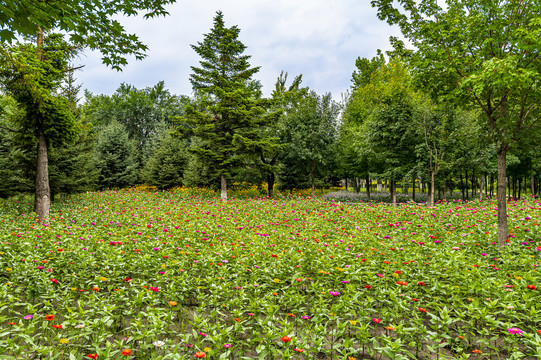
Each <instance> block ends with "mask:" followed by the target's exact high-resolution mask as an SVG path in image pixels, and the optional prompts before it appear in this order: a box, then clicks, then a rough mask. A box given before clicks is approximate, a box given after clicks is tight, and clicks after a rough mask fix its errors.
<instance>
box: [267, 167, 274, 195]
mask: <svg viewBox="0 0 541 360" xmlns="http://www.w3.org/2000/svg"><path fill="white" fill-rule="evenodd" d="M273 195H274V173H270V174H267V196H268V197H273Z"/></svg>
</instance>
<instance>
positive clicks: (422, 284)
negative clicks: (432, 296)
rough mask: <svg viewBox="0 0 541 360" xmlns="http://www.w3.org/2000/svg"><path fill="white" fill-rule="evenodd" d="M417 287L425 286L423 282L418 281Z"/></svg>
mask: <svg viewBox="0 0 541 360" xmlns="http://www.w3.org/2000/svg"><path fill="white" fill-rule="evenodd" d="M417 285H420V286H425V285H426V284H425V283H424V282H422V281H419V282H418V283H417Z"/></svg>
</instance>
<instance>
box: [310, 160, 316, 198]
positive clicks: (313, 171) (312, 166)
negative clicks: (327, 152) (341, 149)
mask: <svg viewBox="0 0 541 360" xmlns="http://www.w3.org/2000/svg"><path fill="white" fill-rule="evenodd" d="M310 175H311V176H312V197H315V196H316V162H315V161H314V160H311V161H310Z"/></svg>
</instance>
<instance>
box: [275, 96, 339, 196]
mask: <svg viewBox="0 0 541 360" xmlns="http://www.w3.org/2000/svg"><path fill="white" fill-rule="evenodd" d="M292 101H294V105H293V106H291V108H290V109H289V110H288V112H287V113H286V114H285V115H284V120H283V122H284V129H285V131H286V137H285V143H286V144H287V146H286V149H285V152H286V153H287V154H288V158H289V159H290V163H293V164H294V163H295V161H292V162H291V160H292V159H291V158H292V157H296V158H298V159H300V160H302V161H303V162H304V164H305V165H307V166H308V169H309V174H310V184H311V187H312V196H314V195H315V179H316V174H317V170H318V167H320V166H321V165H324V164H326V163H327V160H328V159H331V158H332V156H333V151H334V148H333V145H334V143H335V141H336V134H337V119H338V113H339V111H340V107H339V105H338V104H337V103H336V102H335V101H334V100H333V99H332V98H331V94H325V95H322V96H319V95H317V94H316V93H315V92H314V91H309V90H308V88H303V89H302V90H301V91H297V92H296V93H295V94H294V98H293V99H292Z"/></svg>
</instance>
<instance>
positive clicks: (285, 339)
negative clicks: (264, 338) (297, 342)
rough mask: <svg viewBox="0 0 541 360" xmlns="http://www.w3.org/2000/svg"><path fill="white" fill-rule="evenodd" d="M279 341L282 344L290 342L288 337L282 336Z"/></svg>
mask: <svg viewBox="0 0 541 360" xmlns="http://www.w3.org/2000/svg"><path fill="white" fill-rule="evenodd" d="M280 340H282V341H283V342H289V341H291V338H290V337H289V336H282V337H281V338H280Z"/></svg>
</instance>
